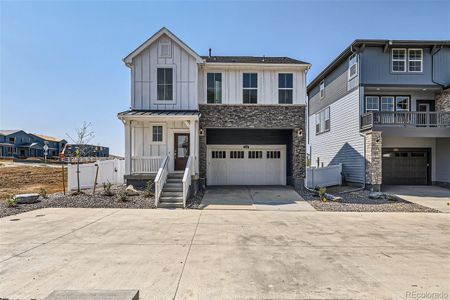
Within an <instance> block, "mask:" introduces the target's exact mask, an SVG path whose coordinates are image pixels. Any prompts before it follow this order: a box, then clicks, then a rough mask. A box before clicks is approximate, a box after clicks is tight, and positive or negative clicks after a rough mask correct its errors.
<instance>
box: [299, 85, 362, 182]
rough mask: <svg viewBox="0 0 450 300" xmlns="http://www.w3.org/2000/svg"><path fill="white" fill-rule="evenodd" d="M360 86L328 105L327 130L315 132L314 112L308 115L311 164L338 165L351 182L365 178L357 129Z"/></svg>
mask: <svg viewBox="0 0 450 300" xmlns="http://www.w3.org/2000/svg"><path fill="white" fill-rule="evenodd" d="M359 98H360V90H359V88H357V89H355V90H354V91H353V92H351V93H349V94H347V95H345V96H344V97H342V98H341V99H339V100H337V101H335V102H333V103H332V104H331V105H330V131H328V132H324V133H321V134H318V135H316V128H315V125H316V116H317V115H316V114H313V115H311V116H310V118H309V122H308V123H309V124H308V125H309V134H310V145H311V146H310V147H311V148H310V154H311V165H312V166H317V158H319V161H320V166H322V163H323V166H324V167H326V166H328V165H337V164H339V163H342V173H343V174H344V176H345V179H346V180H347V181H350V182H355V183H363V182H364V176H365V172H364V167H365V158H364V138H363V137H362V136H361V135H360V131H359Z"/></svg>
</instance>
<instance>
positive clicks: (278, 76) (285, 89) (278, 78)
mask: <svg viewBox="0 0 450 300" xmlns="http://www.w3.org/2000/svg"><path fill="white" fill-rule="evenodd" d="M280 75H292V87H291V88H280ZM294 80H295V76H294V73H293V72H278V73H277V88H278V89H277V92H278V104H281V105H284V104H285V105H290V104H294V85H295V84H294ZM280 90H282V91H292V99H291V100H292V101H291V103H280Z"/></svg>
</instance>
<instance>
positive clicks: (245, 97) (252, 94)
mask: <svg viewBox="0 0 450 300" xmlns="http://www.w3.org/2000/svg"><path fill="white" fill-rule="evenodd" d="M242 102H243V103H244V104H256V103H258V74H257V73H244V74H242Z"/></svg>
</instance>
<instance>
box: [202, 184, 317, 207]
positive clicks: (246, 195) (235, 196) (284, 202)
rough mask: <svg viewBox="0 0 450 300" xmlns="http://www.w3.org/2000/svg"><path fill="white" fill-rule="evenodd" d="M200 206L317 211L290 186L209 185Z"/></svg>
mask: <svg viewBox="0 0 450 300" xmlns="http://www.w3.org/2000/svg"><path fill="white" fill-rule="evenodd" d="M200 208H203V209H249V210H292V211H315V209H314V208H313V207H312V206H311V205H310V204H309V203H308V202H306V201H305V200H304V199H303V198H302V197H300V195H299V194H298V193H297V192H296V191H295V190H294V189H293V188H292V187H290V186H221V187H209V188H207V189H206V192H205V195H204V196H203V199H202V203H201V205H200Z"/></svg>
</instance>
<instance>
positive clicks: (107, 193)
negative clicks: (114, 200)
mask: <svg viewBox="0 0 450 300" xmlns="http://www.w3.org/2000/svg"><path fill="white" fill-rule="evenodd" d="M111 186H112V184H111V182H109V181H108V182H106V183H105V182H103V195H105V196H108V197H111V196H114V193H113V192H112V191H111Z"/></svg>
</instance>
